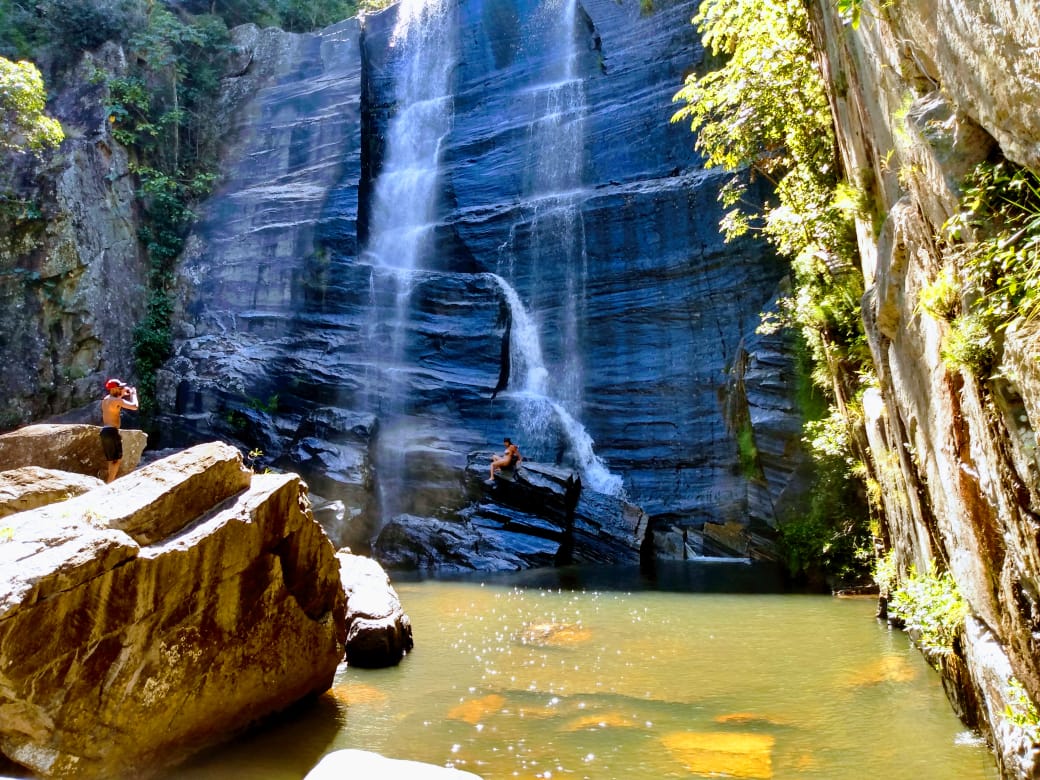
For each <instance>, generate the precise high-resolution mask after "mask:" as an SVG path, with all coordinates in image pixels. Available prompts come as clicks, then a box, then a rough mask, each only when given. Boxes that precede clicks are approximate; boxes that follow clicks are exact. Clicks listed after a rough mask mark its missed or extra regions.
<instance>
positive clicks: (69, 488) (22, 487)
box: [0, 466, 105, 517]
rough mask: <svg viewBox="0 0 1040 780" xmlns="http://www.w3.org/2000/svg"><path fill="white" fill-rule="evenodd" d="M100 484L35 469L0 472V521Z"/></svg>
mask: <svg viewBox="0 0 1040 780" xmlns="http://www.w3.org/2000/svg"><path fill="white" fill-rule="evenodd" d="M104 484H105V483H104V482H102V481H101V480H100V479H98V478H97V477H89V476H87V475H86V474H73V473H71V472H68V471H58V470H57V469H44V468H40V467H39V466H23V467H22V468H18V469H10V470H8V471H0V517H6V516H7V515H13V514H15V513H16V512H25V511H26V510H29V509H36V508H37V507H41V506H47V505H48V504H53V503H56V502H58V501H65V500H66V499H69V498H72V497H73V496H78V495H81V494H83V493H86V492H87V491H88V490H93V489H94V488H96V487H101V486H102V485H104Z"/></svg>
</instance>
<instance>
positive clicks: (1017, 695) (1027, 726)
mask: <svg viewBox="0 0 1040 780" xmlns="http://www.w3.org/2000/svg"><path fill="white" fill-rule="evenodd" d="M1007 686H1008V687H1007V692H1006V695H1007V698H1008V699H1009V701H1008V705H1007V706H1006V707H1005V708H1004V718H1005V719H1006V720H1007V721H1008V722H1010V723H1013V724H1015V725H1016V726H1018V727H1019V728H1020V729H1022V730H1023V731H1024V732H1025V734H1026V736H1027V737H1029V739H1031V740H1032V742H1033V744H1034V745H1040V712H1038V711H1037V709H1036V705H1035V704H1034V703H1033V701H1032V699H1030V698H1029V694H1028V693H1026V689H1025V686H1023V685H1022V683H1021V682H1020V681H1019V680H1018V679H1017V678H1015V677H1009V678H1008V682H1007Z"/></svg>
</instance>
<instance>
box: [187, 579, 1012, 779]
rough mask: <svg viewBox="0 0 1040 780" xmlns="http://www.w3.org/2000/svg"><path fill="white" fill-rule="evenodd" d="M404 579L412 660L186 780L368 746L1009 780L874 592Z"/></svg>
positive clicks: (580, 762) (615, 774) (212, 757)
mask: <svg viewBox="0 0 1040 780" xmlns="http://www.w3.org/2000/svg"><path fill="white" fill-rule="evenodd" d="M607 584H608V585H611V586H618V585H622V586H623V583H622V582H621V581H620V579H619V580H618V581H617V582H612V583H611V582H609V581H607ZM701 584H702V585H703V583H701ZM695 586H696V583H695ZM397 590H398V592H399V594H400V596H401V599H402V602H403V603H404V605H405V608H406V611H407V612H408V614H409V615H410V617H411V620H412V624H413V627H414V632H415V642H416V648H415V651H414V652H413V653H412V654H411V655H410V656H409V657H408V658H406V659H405V660H404V661H403V662H402V663H401V665H400V666H398V667H396V668H393V669H386V670H377V671H370V670H360V669H348V668H345V667H344V668H341V670H340V672H339V674H338V675H337V679H336V685H335V687H334V689H333V690H332V691H331V692H330V693H329V694H326V695H325V696H323V697H321V699H319V700H318V701H317V702H313V703H311V704H310V705H308V706H307V707H304V708H301V709H299V710H298V711H296V712H294V713H292V715H291V716H289V717H284V718H282V719H281V720H280V722H278V723H274V724H271V725H269V726H267V727H265V728H263V729H260V730H258V731H257V732H255V733H253V734H251V735H248V736H247V737H245V738H243V739H241V740H239V741H238V742H236V743H234V744H232V745H230V746H224V747H221V748H218V749H217V750H215V751H213V752H211V753H208V754H206V755H204V756H202V757H200V758H199V759H196V760H195V761H193V762H192V764H190V765H189V766H186V767H182V768H181V769H179V770H177V772H175V773H174V775H173V776H174V777H177V778H199V779H200V780H201V779H202V778H207V779H208V778H227V777H235V778H258V779H259V778H263V779H265V780H267V779H271V780H273V779H275V778H300V777H302V776H303V775H304V774H305V773H306V772H307V770H308V769H309V768H310V767H311V766H313V765H314V764H315V763H317V761H318V759H319V758H320V757H321V756H322V755H323V754H324V753H326V752H328V751H331V750H335V749H338V748H347V747H355V748H362V749H365V750H374V751H377V752H380V753H383V754H384V755H388V756H392V757H395V758H408V759H414V760H420V761H426V762H430V763H434V764H440V765H447V766H455V767H458V768H460V769H466V770H467V771H471V772H474V773H476V774H478V775H481V776H482V777H484V778H486V780H496V779H498V778H549V777H552V778H567V777H574V778H596V779H604V780H610V779H613V778H671V777H711V776H731V777H752V778H769V777H772V778H778V779H780V778H826V780H841V779H842V778H850V779H851V778H855V779H856V780H863V778H885V780H901V779H902V778H906V779H907V780H927V779H928V778H936V779H937V780H938V779H942V780H948V779H949V778H956V779H957V780H971V779H972V778H996V777H998V773H997V771H996V768H995V766H994V762H993V760H992V758H991V757H990V755H989V753H988V751H987V750H986V748H985V746H984V745H983V744H982V743H981V742H980V741H979V740H978V739H977V738H975V737H974V736H973V735H972V734H970V733H968V732H966V730H965V729H964V727H963V725H962V724H961V723H960V722H959V721H958V720H957V719H956V717H955V716H954V715H953V713H952V711H951V709H950V706H949V704H948V703H947V701H946V699H945V697H944V695H943V692H942V689H941V685H940V682H939V679H938V676H937V675H936V673H935V672H933V671H932V670H931V669H930V668H929V667H928V665H927V664H926V663H925V662H924V660H923V659H922V658H921V656H920V655H919V654H918V653H917V652H916V651H915V650H913V648H911V647H910V646H909V643H908V642H907V640H906V637H905V636H904V635H902V634H900V633H897V632H893V631H890V630H889V629H888V628H887V627H885V626H884V625H882V624H879V623H878V622H877V621H876V620H875V619H874V617H873V613H874V607H875V605H874V602H873V600H870V599H866V600H860V599H850V600H846V599H836V598H831V597H827V596H814V595H775V594H755V593H740V594H737V593H729V592H721V591H722V590H725V589H724V588H720V589H716V592H708V593H681V592H663V591H646V590H642V591H628V590H624V589H607V588H600V589H578V590H573V589H561V588H553V589H549V588H538V587H530V586H524V587H517V586H515V585H510V584H506V583H501V584H493V585H492V584H483V585H482V584H478V583H457V582H456V583H450V582H422V583H398V584H397Z"/></svg>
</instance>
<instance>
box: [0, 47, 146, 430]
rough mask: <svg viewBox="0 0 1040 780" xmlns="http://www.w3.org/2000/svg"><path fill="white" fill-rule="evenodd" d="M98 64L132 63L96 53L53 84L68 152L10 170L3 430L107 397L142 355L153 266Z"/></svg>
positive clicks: (2, 241) (5, 206) (1, 338)
mask: <svg viewBox="0 0 1040 780" xmlns="http://www.w3.org/2000/svg"><path fill="white" fill-rule="evenodd" d="M95 70H98V71H101V72H107V73H110V74H112V75H115V76H118V75H122V74H124V73H125V70H126V61H125V55H124V54H123V52H122V51H121V50H120V49H118V48H117V47H115V46H112V45H106V46H103V47H102V48H101V49H100V50H99V51H97V52H94V53H91V54H88V55H86V56H85V58H84V59H83V61H82V63H81V64H80V67H79V68H78V69H77V70H76V71H75V72H74V73H72V74H70V75H69V77H68V81H69V83H70V84H71V86H70V87H69V88H68V89H66V90H63V91H60V92H59V93H58V94H56V95H55V96H54V100H53V101H52V103H51V106H50V109H49V110H50V111H51V112H52V114H53V115H54V116H55V117H56V118H58V119H59V120H60V121H61V123H62V125H63V127H64V128H65V135H66V140H65V142H64V143H63V144H62V146H61V149H60V151H59V152H57V153H55V154H53V155H47V156H45V157H44V158H42V159H37V158H35V157H32V156H30V155H18V156H17V157H15V158H12V159H8V160H5V165H4V166H3V168H2V170H0V204H2V205H0V355H2V356H3V367H2V369H0V396H2V397H3V399H4V405H3V409H2V410H0V430H10V429H11V428H14V427H16V426H18V425H21V424H24V423H27V422H30V421H33V420H38V419H41V418H43V417H46V416H48V415H53V414H58V413H62V412H66V411H68V410H69V409H71V408H73V407H77V406H80V405H82V404H85V403H87V402H88V401H90V400H93V399H97V398H99V397H100V395H101V394H102V393H103V390H102V388H103V385H104V381H105V379H106V377H107V376H112V375H115V376H127V375H129V373H130V370H131V368H132V367H133V331H134V326H135V325H136V324H137V323H138V322H139V321H140V319H141V317H142V316H143V315H144V311H145V302H146V289H145V279H146V274H147V269H146V265H145V262H144V255H143V253H142V251H141V247H140V244H139V242H138V235H137V231H138V223H137V213H136V211H137V206H136V197H135V190H136V187H137V184H136V181H135V178H134V176H133V175H132V174H131V172H130V165H129V158H128V155H127V151H126V149H125V148H124V147H123V146H121V145H120V144H119V143H118V142H117V141H116V140H115V139H114V138H113V137H112V132H111V128H110V126H109V123H108V121H107V118H108V114H107V109H106V102H107V100H108V96H107V94H106V91H105V88H104V87H103V86H102V85H100V84H98V83H97V80H96V79H93V78H92V77H93V75H94V73H95ZM90 421H91V422H94V420H90ZM96 422H98V423H100V417H99V418H98V419H97V420H96Z"/></svg>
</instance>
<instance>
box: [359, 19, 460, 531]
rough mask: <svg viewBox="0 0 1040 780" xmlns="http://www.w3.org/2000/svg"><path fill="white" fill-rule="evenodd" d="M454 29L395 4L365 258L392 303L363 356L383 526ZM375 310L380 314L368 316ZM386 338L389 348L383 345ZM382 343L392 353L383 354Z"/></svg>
mask: <svg viewBox="0 0 1040 780" xmlns="http://www.w3.org/2000/svg"><path fill="white" fill-rule="evenodd" d="M455 30H456V24H455V19H454V15H453V14H452V13H451V4H450V2H448V0H401V2H400V3H399V5H398V9H397V21H396V25H395V27H394V31H393V35H392V39H391V49H392V55H393V57H392V62H393V64H394V84H395V106H396V113H395V114H394V116H393V117H392V118H391V120H390V122H389V126H388V128H387V133H386V146H385V151H384V155H383V165H382V168H381V169H380V172H379V175H378V177H377V178H376V181H375V184H374V188H373V196H372V217H371V229H370V232H369V236H370V238H369V241H368V244H367V246H366V247H365V250H364V252H363V253H362V254H363V257H364V258H365V259H366V260H367V261H368V262H369V263H371V264H372V266H373V299H376V298H378V297H379V291H380V290H381V289H382V290H386V291H387V292H388V293H390V294H392V295H393V300H394V303H393V305H391V306H386V307H384V308H383V309H382V312H383V313H382V315H381V317H382V320H383V321H382V322H380V323H377V324H376V325H377V327H375V328H373V331H372V334H371V337H372V338H373V340H374V341H373V344H372V345H371V348H370V350H369V354H372V355H377V356H378V363H379V372H378V373H379V377H378V381H374V382H370V385H371V386H372V388H373V391H372V392H373V393H374V397H373V398H372V407H373V408H375V409H378V410H379V413H380V446H379V452H378V455H377V458H378V463H379V469H380V480H379V484H380V488H379V490H380V494H381V498H380V503H381V504H382V508H383V517H384V519H386V518H388V517H390V516H392V515H393V514H395V513H396V512H397V511H398V509H399V507H398V506H397V505H396V500H395V499H394V498H393V495H394V494H396V493H398V492H399V487H400V485H401V480H402V479H403V478H404V471H405V457H404V453H405V451H406V449H407V443H408V442H409V441H410V440H411V439H412V438H413V437H414V430H413V427H414V421H411V420H409V418H408V398H409V383H410V379H411V376H412V371H411V369H412V367H411V366H410V365H408V361H407V359H406V348H407V340H408V332H409V328H410V324H411V307H412V302H411V297H412V290H413V287H414V285H415V284H416V283H417V281H418V280H419V279H420V278H421V276H422V275H421V271H422V269H423V268H424V266H425V265H426V261H427V260H428V259H429V257H430V254H431V252H432V249H433V239H434V231H435V227H436V220H437V203H438V192H439V180H440V157H441V148H442V145H443V143H444V139H445V137H446V136H447V135H448V133H449V132H450V130H451V127H452V119H453V89H452V71H453V68H454V67H455V62H456V59H457V54H456V50H457V45H456V41H455V37H456V34H455ZM374 308H376V309H377V310H378V307H374ZM387 337H388V339H387ZM387 340H388V341H389V343H388V344H387V343H386V342H387Z"/></svg>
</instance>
